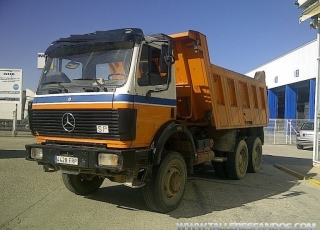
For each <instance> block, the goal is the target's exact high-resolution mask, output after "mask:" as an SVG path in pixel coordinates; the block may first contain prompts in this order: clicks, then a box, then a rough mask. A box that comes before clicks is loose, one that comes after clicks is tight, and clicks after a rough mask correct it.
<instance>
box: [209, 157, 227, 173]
mask: <svg viewBox="0 0 320 230" xmlns="http://www.w3.org/2000/svg"><path fill="white" fill-rule="evenodd" d="M214 152H215V154H216V156H217V157H224V156H225V155H224V154H223V152H220V151H214ZM211 163H212V165H213V169H214V172H215V173H216V175H217V176H218V177H220V178H227V177H228V172H227V162H226V161H224V162H215V161H211Z"/></svg>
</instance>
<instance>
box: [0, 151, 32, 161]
mask: <svg viewBox="0 0 320 230" xmlns="http://www.w3.org/2000/svg"><path fill="white" fill-rule="evenodd" d="M25 156H26V151H25V150H4V149H0V159H9V158H24V157H25Z"/></svg>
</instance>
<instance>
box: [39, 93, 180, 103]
mask: <svg viewBox="0 0 320 230" xmlns="http://www.w3.org/2000/svg"><path fill="white" fill-rule="evenodd" d="M112 101H113V102H114V103H117V102H128V103H133V102H137V103H142V104H154V105H168V106H175V105H176V100H174V99H163V98H157V97H151V98H149V99H147V97H146V96H138V95H136V96H133V95H129V94H115V95H113V94H99V95H96V94H94V95H68V96H66V95H63V96H49V97H48V96H47V97H41V96H37V97H35V98H34V100H33V103H34V104H42V103H49V104H50V103H68V102H69V103H75V102H84V103H88V102H109V103H110V102H112Z"/></svg>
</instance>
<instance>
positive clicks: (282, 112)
mask: <svg viewBox="0 0 320 230" xmlns="http://www.w3.org/2000/svg"><path fill="white" fill-rule="evenodd" d="M317 50H318V49H317V40H314V41H311V42H309V43H307V44H305V45H303V46H301V47H299V48H297V49H295V50H293V51H291V52H289V53H286V54H284V55H282V56H281V57H278V58H276V59H274V60H272V61H270V62H268V63H266V64H264V65H261V66H259V67H258V68H255V69H253V70H251V71H250V72H248V73H246V75H248V76H251V77H253V76H254V73H255V72H256V71H261V70H264V71H265V73H266V82H267V87H268V104H269V110H270V118H271V119H272V118H279V119H311V120H312V119H314V113H315V89H316V76H317V66H318V65H317Z"/></svg>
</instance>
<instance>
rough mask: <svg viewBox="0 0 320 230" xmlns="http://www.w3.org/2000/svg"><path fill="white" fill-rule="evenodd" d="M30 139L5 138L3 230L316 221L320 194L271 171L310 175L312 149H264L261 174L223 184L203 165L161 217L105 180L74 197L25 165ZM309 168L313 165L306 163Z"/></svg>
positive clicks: (1, 145)
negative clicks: (292, 170)
mask: <svg viewBox="0 0 320 230" xmlns="http://www.w3.org/2000/svg"><path fill="white" fill-rule="evenodd" d="M33 142H34V140H33V138H32V137H0V204H1V205H0V229H177V228H176V223H180V222H188V223H195V222H198V223H207V222H214V223H231V222H255V223H257V222H258V223H261V222H264V223H297V222H300V223H316V224H317V226H318V227H319V226H320V205H319V203H320V188H319V187H317V186H315V185H313V184H310V183H309V182H308V181H306V180H299V179H297V178H296V177H294V176H292V175H291V174H288V173H285V172H283V171H281V170H279V169H277V168H275V167H274V166H273V165H274V164H275V163H281V164H287V165H286V166H290V164H291V163H290V162H293V163H292V165H296V166H297V165H299V162H301V164H303V165H304V166H303V167H300V168H299V169H301V170H302V169H303V172H301V173H305V174H308V173H309V174H312V175H313V176H317V174H318V171H315V170H314V169H312V160H311V159H312V151H308V150H303V151H301V150H300V151H299V150H297V149H296V148H295V146H272V145H265V146H264V156H263V165H262V170H261V171H260V172H259V173H257V174H247V176H246V178H245V179H243V180H241V181H233V180H226V179H225V180H223V179H220V178H218V177H217V176H216V175H215V173H214V171H213V169H212V167H211V166H210V165H206V167H205V170H204V171H199V172H198V173H197V174H196V175H194V176H193V177H190V178H189V179H188V184H187V190H186V194H185V197H184V200H183V202H182V204H181V205H180V207H179V208H178V209H177V210H175V211H173V212H171V213H169V214H159V213H154V212H151V211H149V210H148V208H147V207H146V205H145V204H144V201H143V196H142V193H141V189H131V188H128V187H125V186H123V185H119V184H116V183H111V182H110V181H108V180H105V182H104V184H103V185H102V187H101V188H100V189H99V190H98V191H97V192H96V193H94V194H92V195H91V196H87V197H82V196H77V195H74V194H73V193H71V192H69V191H68V190H67V189H66V188H65V187H64V185H63V182H62V180H61V173H60V172H43V171H42V167H41V166H38V165H37V164H36V163H34V162H29V161H26V160H25V159H24V145H25V144H27V143H33ZM309 163H310V164H309Z"/></svg>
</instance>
